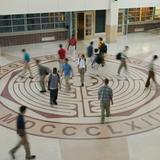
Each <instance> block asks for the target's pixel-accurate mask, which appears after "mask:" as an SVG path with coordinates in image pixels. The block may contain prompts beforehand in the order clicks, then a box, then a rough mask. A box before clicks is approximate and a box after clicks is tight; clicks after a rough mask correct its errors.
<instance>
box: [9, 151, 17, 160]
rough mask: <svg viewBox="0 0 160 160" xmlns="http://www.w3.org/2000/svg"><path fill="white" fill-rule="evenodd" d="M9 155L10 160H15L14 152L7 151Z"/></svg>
mask: <svg viewBox="0 0 160 160" xmlns="http://www.w3.org/2000/svg"><path fill="white" fill-rule="evenodd" d="M9 154H10V155H11V157H12V159H15V158H16V157H15V155H14V152H13V151H12V150H11V151H9Z"/></svg>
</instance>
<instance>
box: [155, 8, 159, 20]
mask: <svg viewBox="0 0 160 160" xmlns="http://www.w3.org/2000/svg"><path fill="white" fill-rule="evenodd" d="M154 19H157V20H160V7H156V9H155V15H154Z"/></svg>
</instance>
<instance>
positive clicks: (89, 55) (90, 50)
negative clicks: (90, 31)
mask: <svg viewBox="0 0 160 160" xmlns="http://www.w3.org/2000/svg"><path fill="white" fill-rule="evenodd" d="M93 50H94V48H93V41H91V42H90V45H89V46H88V47H87V60H88V62H87V63H88V64H89V63H90V64H92V63H93V60H94V53H93Z"/></svg>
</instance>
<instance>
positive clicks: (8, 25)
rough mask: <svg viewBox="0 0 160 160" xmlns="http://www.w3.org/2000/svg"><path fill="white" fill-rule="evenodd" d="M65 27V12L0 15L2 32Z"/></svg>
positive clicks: (0, 30) (0, 29) (0, 31)
mask: <svg viewBox="0 0 160 160" xmlns="http://www.w3.org/2000/svg"><path fill="white" fill-rule="evenodd" d="M55 28H65V13H64V12H62V13H37V14H19V15H3V16H0V33H7V32H20V31H33V30H44V29H55Z"/></svg>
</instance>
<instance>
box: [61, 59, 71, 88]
mask: <svg viewBox="0 0 160 160" xmlns="http://www.w3.org/2000/svg"><path fill="white" fill-rule="evenodd" d="M63 73H64V79H65V85H66V89H67V90H70V89H71V84H70V82H69V80H70V78H72V76H73V69H72V67H71V65H70V64H68V58H66V59H65V62H64V64H63V70H62V74H63Z"/></svg>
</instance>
